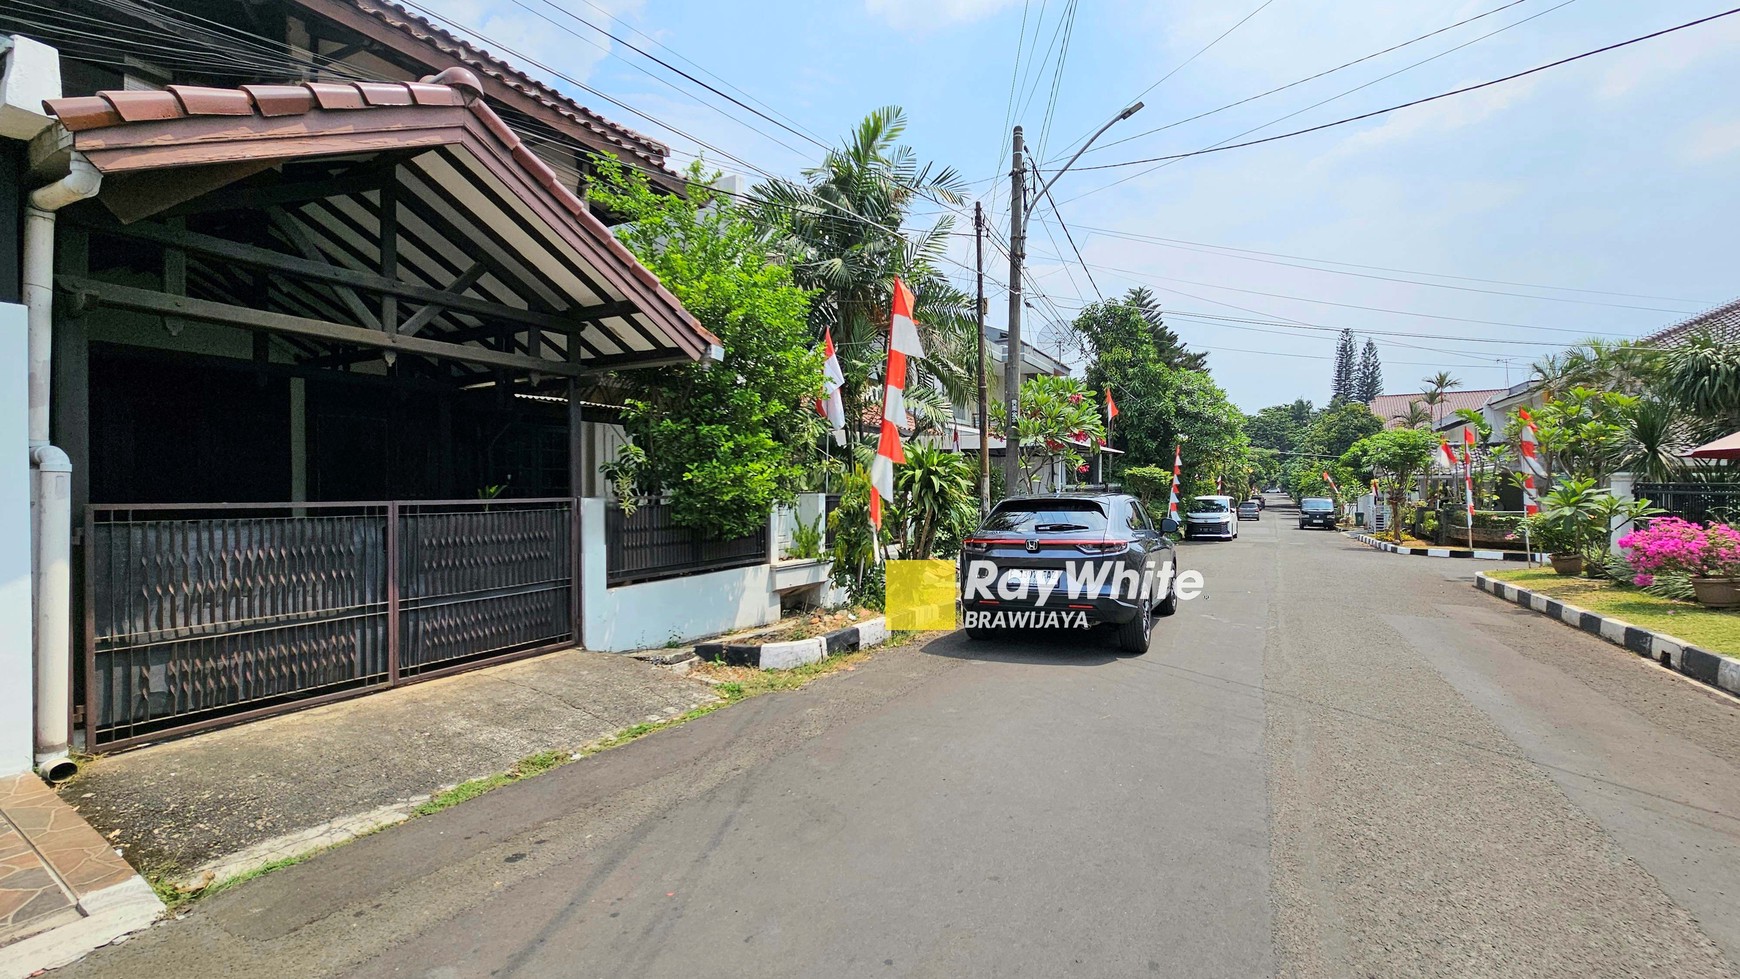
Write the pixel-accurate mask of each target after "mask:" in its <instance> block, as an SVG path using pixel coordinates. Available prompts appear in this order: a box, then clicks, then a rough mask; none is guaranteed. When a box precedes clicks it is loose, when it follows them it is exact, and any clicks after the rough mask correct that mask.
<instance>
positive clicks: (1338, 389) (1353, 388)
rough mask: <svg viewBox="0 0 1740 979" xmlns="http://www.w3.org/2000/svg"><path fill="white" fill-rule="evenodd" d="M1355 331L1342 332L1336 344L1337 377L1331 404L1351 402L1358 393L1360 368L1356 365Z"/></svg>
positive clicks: (1331, 387)
mask: <svg viewBox="0 0 1740 979" xmlns="http://www.w3.org/2000/svg"><path fill="white" fill-rule="evenodd" d="M1354 357H1355V351H1354V346H1353V331H1352V330H1342V331H1341V339H1339V340H1337V341H1336V342H1335V375H1334V377H1333V380H1332V382H1331V385H1330V397H1329V403H1330V404H1340V403H1341V402H1343V401H1350V400H1352V399H1353V398H1354V396H1355V395H1356V394H1357V393H1358V390H1357V383H1358V373H1359V368H1358V367H1357V366H1356V365H1355V363H1354Z"/></svg>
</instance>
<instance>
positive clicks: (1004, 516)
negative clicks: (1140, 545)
mask: <svg viewBox="0 0 1740 979" xmlns="http://www.w3.org/2000/svg"><path fill="white" fill-rule="evenodd" d="M985 529H986V530H1005V531H1023V532H1027V533H1037V534H1048V533H1065V532H1067V533H1075V534H1079V533H1082V532H1084V531H1088V532H1093V533H1100V532H1103V531H1104V530H1105V529H1106V511H1105V508H1104V507H1102V506H1100V504H1098V503H1096V502H1094V501H1093V500H1011V501H1010V502H1008V503H1000V504H998V505H997V509H996V510H993V511H992V512H991V517H990V519H988V520H986V521H985Z"/></svg>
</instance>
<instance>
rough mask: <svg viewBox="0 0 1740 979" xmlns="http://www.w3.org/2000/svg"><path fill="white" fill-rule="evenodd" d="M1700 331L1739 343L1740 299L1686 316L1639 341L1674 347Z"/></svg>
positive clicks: (1651, 344) (1728, 341) (1726, 340)
mask: <svg viewBox="0 0 1740 979" xmlns="http://www.w3.org/2000/svg"><path fill="white" fill-rule="evenodd" d="M1700 333H1708V334H1710V335H1711V336H1712V337H1714V338H1715V339H1716V340H1717V341H1719V342H1723V343H1740V299H1733V300H1730V301H1728V302H1725V303H1723V304H1722V305H1720V306H1717V307H1716V308H1714V309H1710V310H1705V311H1704V312H1702V313H1699V314H1698V315H1696V316H1691V317H1687V318H1686V319H1683V320H1680V321H1679V322H1678V323H1675V324H1674V325H1673V326H1670V327H1668V328H1667V329H1665V330H1661V331H1658V332H1656V333H1652V334H1650V335H1649V336H1646V337H1644V338H1643V339H1642V340H1641V341H1639V342H1640V343H1643V344H1645V345H1646V346H1651V347H1676V346H1679V345H1680V344H1682V343H1684V342H1686V341H1687V340H1690V339H1691V338H1692V337H1694V336H1697V335H1698V334H1700Z"/></svg>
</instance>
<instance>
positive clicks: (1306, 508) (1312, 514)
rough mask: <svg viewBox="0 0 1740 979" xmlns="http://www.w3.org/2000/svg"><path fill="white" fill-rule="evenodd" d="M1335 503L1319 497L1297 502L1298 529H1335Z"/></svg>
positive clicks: (1309, 497) (1310, 497)
mask: <svg viewBox="0 0 1740 979" xmlns="http://www.w3.org/2000/svg"><path fill="white" fill-rule="evenodd" d="M1335 517H1336V513H1335V501H1334V500H1326V499H1323V498H1322V497H1319V496H1308V497H1306V498H1305V499H1303V500H1300V501H1299V529H1300V530H1304V529H1305V528H1307V527H1322V528H1323V529H1324V530H1334V529H1335Z"/></svg>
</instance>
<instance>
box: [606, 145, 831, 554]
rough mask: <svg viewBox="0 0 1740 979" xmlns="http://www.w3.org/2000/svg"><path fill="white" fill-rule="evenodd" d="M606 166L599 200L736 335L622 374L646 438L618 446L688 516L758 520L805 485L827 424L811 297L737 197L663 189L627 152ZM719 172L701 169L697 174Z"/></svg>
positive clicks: (644, 255)
mask: <svg viewBox="0 0 1740 979" xmlns="http://www.w3.org/2000/svg"><path fill="white" fill-rule="evenodd" d="M597 173H598V179H597V182H596V183H595V184H594V185H593V187H592V189H591V192H590V193H591V197H592V199H593V200H595V201H596V202H598V204H599V205H600V206H602V207H604V208H606V209H607V210H609V211H611V212H613V213H616V214H620V215H623V216H624V217H625V218H626V219H627V223H625V224H622V225H619V226H618V227H617V228H616V234H617V236H618V237H619V238H620V239H621V240H622V242H623V243H624V244H625V245H627V246H628V248H629V250H630V251H632V252H634V254H635V256H636V257H637V258H638V259H640V261H641V263H642V264H643V265H645V266H646V267H647V268H648V269H649V270H651V271H652V272H653V274H655V275H657V276H658V277H659V281H660V282H662V283H663V284H664V286H665V288H667V289H669V290H670V291H671V293H672V294H673V295H675V296H676V297H677V299H678V301H680V302H681V303H682V304H683V307H684V308H685V309H687V310H688V311H689V312H690V313H691V314H693V315H694V317H695V318H696V319H697V320H699V321H700V323H701V325H702V326H704V327H706V328H707V329H708V330H711V331H712V332H713V334H714V335H715V336H717V337H718V338H719V340H720V342H721V343H722V344H723V345H724V348H725V357H724V361H723V362H722V363H718V364H685V365H682V366H675V367H663V368H656V369H650V370H640V371H628V372H625V373H624V374H623V375H622V376H621V378H620V381H619V383H620V384H621V385H622V386H623V387H624V388H625V390H626V397H625V399H624V408H623V427H624V428H625V429H627V431H628V433H629V435H630V436H631V437H632V438H633V440H634V445H635V447H636V448H635V449H634V450H633V451H632V452H630V453H627V454H625V455H623V456H620V457H619V458H618V460H617V463H618V467H619V470H620V471H619V472H618V473H617V476H618V478H619V481H622V482H632V483H634V484H635V485H637V486H639V487H641V488H642V489H643V490H645V491H647V492H649V493H654V494H661V493H662V494H666V495H668V497H669V500H670V504H671V507H672V510H673V516H674V517H675V519H676V520H677V521H678V522H679V523H681V524H683V525H684V526H688V527H696V528H703V529H706V530H708V531H710V532H713V533H716V534H717V535H719V536H721V537H736V536H741V535H744V534H749V533H753V532H755V531H756V530H757V529H759V528H762V527H765V526H766V524H767V516H768V513H769V511H770V510H771V509H772V507H773V505H774V504H775V503H777V502H784V501H789V500H790V499H791V498H792V497H793V494H794V492H795V489H796V487H797V485H798V483H799V481H800V479H801V478H802V474H803V463H804V461H805V458H806V454H807V453H808V449H807V446H809V445H811V444H813V443H814V442H815V440H816V437H817V435H818V433H819V428H820V425H819V423H818V421H817V416H816V414H815V412H814V411H812V410H810V409H809V408H808V401H809V399H810V398H812V397H813V396H814V395H815V393H816V388H817V385H818V382H817V378H819V377H820V376H821V355H820V354H819V353H817V352H816V351H815V349H814V347H813V346H812V344H811V342H810V333H809V326H808V320H807V317H808V314H809V296H808V294H807V293H806V292H805V291H804V290H803V289H801V288H799V287H798V286H797V285H796V284H795V283H794V282H793V281H792V275H791V271H790V270H789V269H787V268H786V267H785V266H783V265H781V264H780V263H779V262H777V261H775V260H774V256H773V255H772V254H771V253H770V251H769V248H768V243H767V240H766V237H765V236H764V234H763V233H762V231H761V229H760V227H759V226H758V225H757V223H756V222H755V221H753V220H752V219H751V216H750V215H748V214H747V213H746V212H744V211H743V210H742V209H741V208H739V207H737V206H736V205H735V204H734V203H733V202H732V201H731V200H730V199H728V198H726V197H724V196H723V195H715V194H714V193H712V192H711V191H709V190H708V189H707V188H706V187H705V186H696V187H695V189H694V190H693V191H692V192H691V193H690V195H689V196H688V197H687V198H683V197H675V196H672V195H668V194H660V193H654V192H653V191H652V189H651V187H650V186H649V185H648V183H647V180H646V178H645V177H644V176H643V175H641V174H639V173H637V172H633V171H629V170H626V169H624V168H623V167H621V166H620V165H619V164H617V163H616V161H615V160H613V159H601V160H599V161H598V170H597ZM706 176H707V175H706V174H704V173H703V172H702V171H701V170H700V168H699V164H697V165H696V166H694V167H691V168H690V177H691V179H693V180H695V181H696V182H697V184H704V183H705V182H706Z"/></svg>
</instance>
